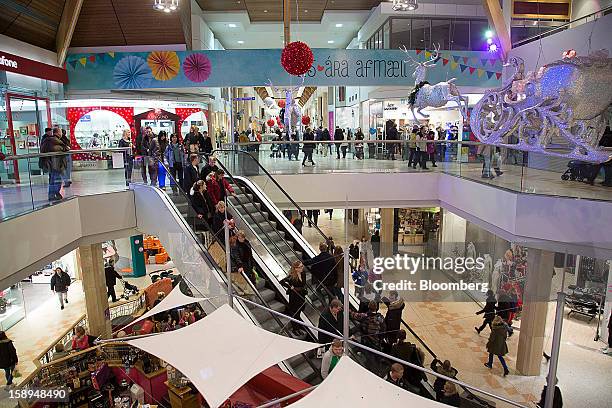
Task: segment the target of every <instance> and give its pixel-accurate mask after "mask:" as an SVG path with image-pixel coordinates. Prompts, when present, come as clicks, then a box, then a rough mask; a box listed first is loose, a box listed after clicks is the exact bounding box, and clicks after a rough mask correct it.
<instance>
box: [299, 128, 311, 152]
mask: <svg viewBox="0 0 612 408" xmlns="http://www.w3.org/2000/svg"><path fill="white" fill-rule="evenodd" d="M303 140H304V141H313V140H314V135H313V134H312V132H306V133H304V136H303ZM302 150H303V151H304V152H306V153H308V152H312V151H313V150H314V143H304V147H303V148H302Z"/></svg>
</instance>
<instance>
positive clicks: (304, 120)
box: [302, 116, 310, 126]
mask: <svg viewBox="0 0 612 408" xmlns="http://www.w3.org/2000/svg"><path fill="white" fill-rule="evenodd" d="M309 123H310V116H302V125H304V126H308V124H309Z"/></svg>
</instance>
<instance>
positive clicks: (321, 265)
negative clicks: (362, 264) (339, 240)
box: [304, 242, 336, 300]
mask: <svg viewBox="0 0 612 408" xmlns="http://www.w3.org/2000/svg"><path fill="white" fill-rule="evenodd" d="M304 265H306V266H307V267H308V268H309V269H310V274H311V276H312V284H313V286H314V287H315V291H316V292H317V293H318V294H319V296H320V297H321V299H325V298H326V297H329V296H330V294H329V293H327V292H326V291H325V289H324V287H325V286H326V283H327V282H329V281H330V278H329V275H332V274H333V277H334V279H333V282H334V283H335V282H336V279H335V269H336V260H335V259H334V257H333V256H332V255H331V254H330V253H329V250H328V247H327V244H326V243H324V242H321V243H320V244H319V254H318V255H317V256H315V257H314V258H311V259H307V260H305V261H304ZM330 300H331V299H330Z"/></svg>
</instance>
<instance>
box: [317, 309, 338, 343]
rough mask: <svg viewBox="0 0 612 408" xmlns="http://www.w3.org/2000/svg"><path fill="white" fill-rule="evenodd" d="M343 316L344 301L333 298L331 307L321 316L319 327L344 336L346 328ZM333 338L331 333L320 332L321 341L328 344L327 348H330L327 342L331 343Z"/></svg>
mask: <svg viewBox="0 0 612 408" xmlns="http://www.w3.org/2000/svg"><path fill="white" fill-rule="evenodd" d="M343 318H344V314H343V313H342V303H340V301H339V300H338V299H333V300H332V301H331V303H330V304H329V307H328V308H327V309H325V311H324V312H323V313H321V316H320V317H319V329H321V330H325V331H327V332H330V333H334V334H337V335H338V336H342V334H343V330H344V321H343ZM333 339H334V338H333V337H331V336H330V335H328V334H325V333H322V332H319V339H318V340H319V343H321V344H326V346H325V349H326V350H327V349H328V348H329V345H328V344H327V343H331V341H332V340H333Z"/></svg>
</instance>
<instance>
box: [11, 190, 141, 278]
mask: <svg viewBox="0 0 612 408" xmlns="http://www.w3.org/2000/svg"><path fill="white" fill-rule="evenodd" d="M0 225H1V227H0V242H2V245H0V259H2V270H0V287H3V288H4V287H7V286H9V285H11V284H13V283H15V282H17V281H19V280H20V279H22V278H23V277H25V276H27V275H29V274H31V273H32V272H34V271H35V270H36V268H38V267H40V266H42V265H45V264H46V263H48V262H50V261H53V260H55V259H59V257H60V256H62V255H64V254H66V253H68V252H70V251H71V250H73V249H75V248H77V247H78V246H79V245H80V244H81V243H84V242H85V241H87V242H92V243H95V242H102V241H104V240H106V239H111V238H117V236H116V234H119V236H130V235H134V234H135V231H132V233H128V232H127V231H129V230H130V229H132V230H133V229H134V228H135V227H136V214H135V209H134V193H133V192H132V191H121V192H116V193H107V194H97V195H91V196H82V197H76V198H74V199H71V200H68V201H66V202H62V203H59V204H56V205H53V206H51V207H47V208H43V209H40V210H38V211H34V212H33V213H30V214H26V215H22V216H20V217H16V218H13V219H11V220H8V221H4V222H2V223H1V224H0Z"/></svg>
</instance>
